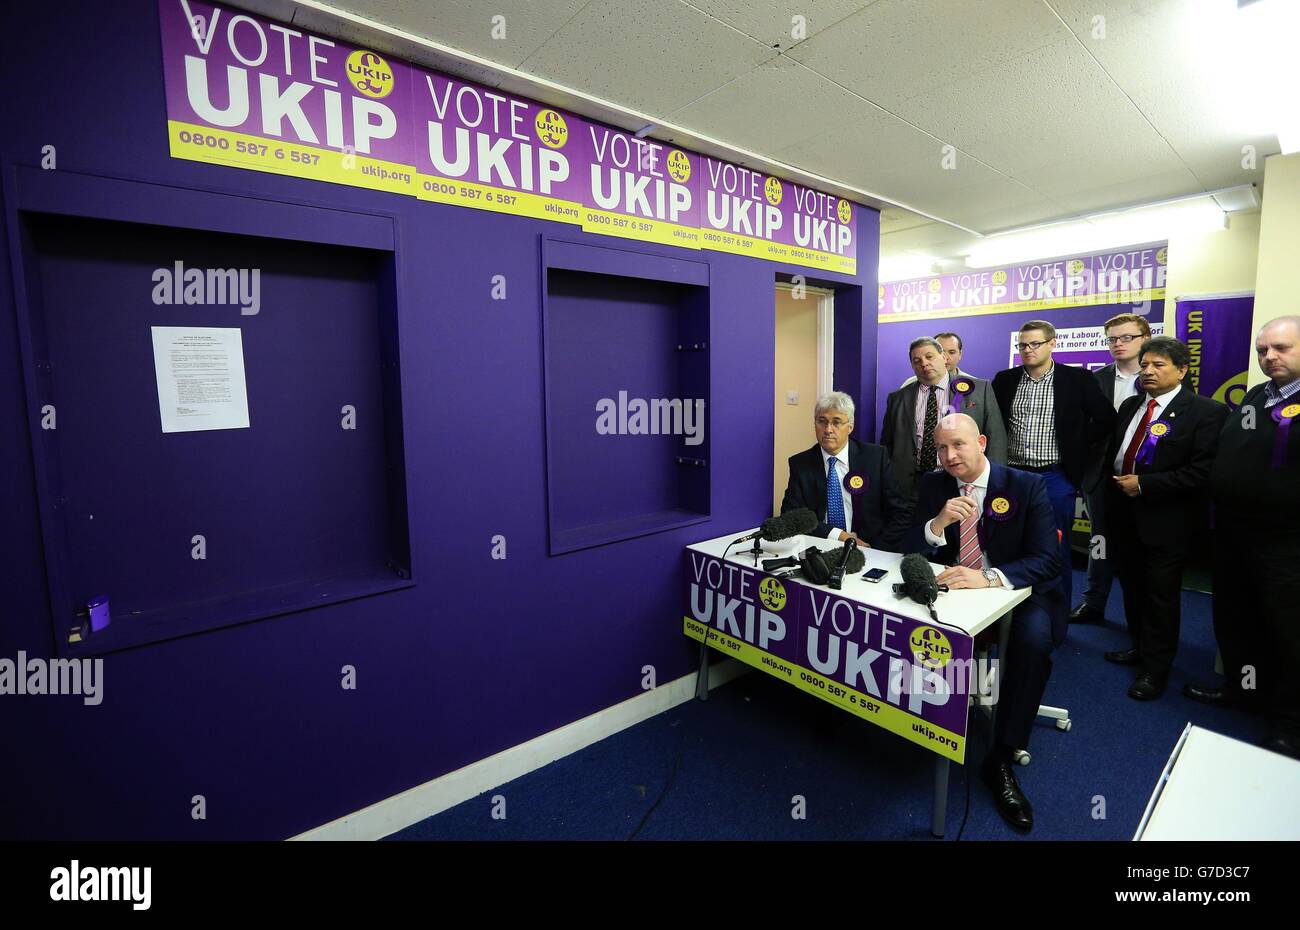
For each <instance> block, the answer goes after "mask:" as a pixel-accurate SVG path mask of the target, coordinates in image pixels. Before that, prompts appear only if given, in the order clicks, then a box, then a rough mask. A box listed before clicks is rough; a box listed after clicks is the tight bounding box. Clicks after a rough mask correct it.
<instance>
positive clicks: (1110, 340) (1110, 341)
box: [1106, 335, 1140, 346]
mask: <svg viewBox="0 0 1300 930" xmlns="http://www.w3.org/2000/svg"><path fill="white" fill-rule="evenodd" d="M1138 338H1140V336H1138V335H1131V336H1107V337H1106V345H1108V346H1113V345H1125V346H1126V345H1128V344H1129V343H1130V342H1132V341H1133V340H1134V339H1138Z"/></svg>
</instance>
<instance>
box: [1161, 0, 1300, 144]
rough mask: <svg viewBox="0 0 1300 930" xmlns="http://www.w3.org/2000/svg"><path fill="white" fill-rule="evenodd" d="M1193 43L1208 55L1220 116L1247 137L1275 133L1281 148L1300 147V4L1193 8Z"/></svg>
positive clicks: (1233, 2) (1279, 1)
mask: <svg viewBox="0 0 1300 930" xmlns="http://www.w3.org/2000/svg"><path fill="white" fill-rule="evenodd" d="M1187 15H1188V19H1187V20H1186V27H1185V33H1186V38H1187V39H1188V40H1189V42H1188V45H1189V46H1190V47H1192V48H1194V49H1196V50H1197V51H1198V52H1199V53H1201V54H1204V55H1206V56H1207V57H1206V60H1207V62H1214V63H1213V64H1210V65H1209V67H1208V68H1207V72H1208V73H1207V74H1206V75H1205V77H1206V79H1207V81H1209V82H1212V85H1213V86H1212V88H1211V87H1207V88H1204V89H1206V90H1209V91H1210V92H1211V95H1212V98H1213V99H1214V103H1215V109H1216V110H1217V111H1218V114H1219V116H1220V117H1221V118H1220V119H1216V120H1215V122H1216V124H1218V125H1219V126H1221V127H1224V128H1230V129H1231V130H1232V131H1234V132H1241V133H1242V134H1243V135H1247V136H1261V135H1275V136H1277V140H1278V144H1279V145H1280V146H1281V149H1282V153H1283V154H1284V155H1285V154H1289V153H1291V152H1295V151H1300V109H1298V108H1297V104H1296V100H1297V96H1300V79H1298V74H1300V72H1297V70H1296V67H1295V44H1296V37H1297V36H1300V3H1296V2H1295V0H1255V2H1253V3H1249V4H1245V5H1240V6H1239V5H1238V3H1237V0H1214V2H1212V3H1208V4H1205V5H1198V6H1196V7H1194V8H1190V9H1189V11H1188V14H1187Z"/></svg>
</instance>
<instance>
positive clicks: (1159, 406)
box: [1110, 384, 1183, 486]
mask: <svg viewBox="0 0 1300 930" xmlns="http://www.w3.org/2000/svg"><path fill="white" fill-rule="evenodd" d="M1182 389H1183V386H1182V385H1181V384H1180V385H1178V387H1176V388H1174V389H1173V390H1172V391H1169V392H1168V393H1165V394H1161V395H1160V396H1159V397H1157V398H1156V399H1155V401H1156V412H1155V413H1153V414H1151V423H1154V422H1155V421H1156V420H1158V419H1160V417H1161V415H1162V414H1163V413H1164V412H1165V408H1166V407H1168V406H1169V402H1170V401H1171V400H1173V399H1174V398H1175V397H1177V396H1178V392H1179V391H1181V390H1182ZM1141 397H1142V400H1141V402H1140V403H1139V404H1138V405H1137V409H1136V410H1135V411H1133V419H1131V420H1129V421H1128V429H1126V430H1124V438H1123V439H1122V440H1120V444H1119V454H1118V455H1116V456H1115V460H1114V461H1113V462H1111V463H1110V464H1111V471H1110V473H1111V474H1112V475H1118V474H1120V473H1121V472H1122V471H1123V470H1124V453H1125V452H1127V451H1128V446H1129V443H1131V442H1132V441H1133V434H1134V433H1136V432H1137V428H1138V424H1139V423H1141V422H1142V417H1144V416H1145V415H1146V410H1147V404H1148V403H1150V402H1151V395H1149V394H1147V393H1146V392H1145V391H1143V392H1142V394H1141ZM1150 425H1151V424H1150V423H1148V424H1147V426H1148V427H1149V426H1150ZM1158 441H1159V440H1157V442H1158ZM1138 448H1141V446H1139V447H1138ZM1141 483H1142V482H1141V481H1139V482H1138V484H1139V486H1140V485H1141Z"/></svg>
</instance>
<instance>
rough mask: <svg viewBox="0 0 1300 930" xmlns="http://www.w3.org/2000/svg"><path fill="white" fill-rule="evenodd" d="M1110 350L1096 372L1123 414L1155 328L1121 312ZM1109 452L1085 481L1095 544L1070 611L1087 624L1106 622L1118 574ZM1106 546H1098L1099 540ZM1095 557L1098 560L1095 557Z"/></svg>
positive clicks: (1110, 333) (1112, 327)
mask: <svg viewBox="0 0 1300 930" xmlns="http://www.w3.org/2000/svg"><path fill="white" fill-rule="evenodd" d="M1102 329H1103V330H1104V331H1105V333H1106V348H1107V349H1109V350H1110V357H1111V358H1113V359H1114V361H1113V362H1111V363H1110V364H1109V365H1107V366H1105V367H1104V368H1099V369H1097V370H1096V371H1094V372H1093V373H1092V376H1093V377H1094V378H1096V379H1097V385H1098V386H1099V387H1100V388H1101V394H1102V396H1103V397H1105V398H1106V399H1107V400H1109V401H1110V402H1111V404H1112V406H1114V408H1115V410H1116V412H1118V411H1119V407H1120V404H1122V403H1124V401H1126V400H1128V399H1129V398H1130V397H1132V396H1133V395H1134V394H1135V393H1138V392H1139V388H1138V354H1139V350H1140V349H1141V348H1142V343H1144V342H1146V341H1147V340H1148V339H1150V338H1151V326H1150V324H1148V323H1147V321H1146V319H1145V318H1143V317H1140V316H1138V315H1137V314H1136V313H1121V314H1120V315H1119V316H1113V317H1111V318H1110V319H1109V320H1107V321H1106V322H1105V324H1103V326H1102ZM1105 459H1106V450H1105V449H1101V448H1099V449H1097V450H1096V455H1095V456H1094V458H1093V460H1092V463H1091V465H1089V467H1088V472H1087V474H1086V475H1084V479H1083V493H1084V497H1085V499H1086V500H1087V502H1088V521H1089V522H1090V523H1091V524H1092V539H1093V541H1094V542H1093V544H1092V545H1090V546H1089V547H1088V586H1087V587H1086V588H1085V589H1084V591H1083V600H1082V601H1080V602H1079V605H1078V606H1077V607H1075V608H1074V610H1072V611H1070V622H1072V623H1087V622H1091V621H1100V620H1105V619H1106V601H1107V599H1108V598H1109V597H1110V589H1111V585H1112V584H1114V581H1115V572H1114V569H1113V568H1112V562H1111V559H1110V558H1109V555H1110V553H1109V552H1108V551H1107V548H1108V547H1107V546H1106V544H1105V539H1106V484H1105V481H1104V479H1105V477H1106V476H1107V475H1108V474H1109V473H1110V469H1108V468H1107V467H1106V460H1105ZM1099 537H1100V539H1101V540H1102V545H1101V546H1100V547H1098V546H1097V544H1096V541H1097V540H1098V538H1099ZM1094 555H1095V556H1096V558H1094Z"/></svg>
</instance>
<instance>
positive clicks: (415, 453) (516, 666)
mask: <svg viewBox="0 0 1300 930" xmlns="http://www.w3.org/2000/svg"><path fill="white" fill-rule="evenodd" d="M76 6H80V7H81V8H80V9H77V8H75V7H76ZM0 43H3V46H0V68H3V75H4V77H5V78H6V80H5V82H4V85H5V86H6V87H8V88H11V89H12V88H17V87H22V86H28V85H30V80H29V79H28V78H26V77H22V76H24V75H31V74H40V75H42V78H41V81H40V95H39V97H38V96H37V95H35V94H21V95H20V94H12V93H6V94H4V95H0V106H3V108H4V110H3V113H0V117H2V119H3V122H2V123H0V124H2V125H4V126H5V133H4V137H3V141H2V142H0V158H3V160H4V165H3V168H4V170H5V171H6V172H8V171H10V170H11V167H12V166H13V165H14V164H20V165H29V166H36V165H38V164H39V160H40V158H41V149H42V146H46V145H53V146H55V147H56V150H57V157H58V170H59V171H61V172H82V173H87V174H95V175H104V176H113V177H120V178H130V179H136V180H142V181H147V182H151V183H154V184H158V185H171V186H175V187H184V188H198V189H202V190H207V191H217V192H226V193H234V194H241V195H244V196H249V197H259V198H264V199H266V200H273V201H290V202H294V203H300V204H308V205H316V206H320V207H325V208H329V209H332V210H355V211H359V212H363V213H380V214H386V215H391V216H393V217H395V218H396V220H397V230H398V245H397V249H398V258H399V265H398V267H399V278H398V281H397V290H398V294H397V298H398V304H399V313H400V320H399V330H400V334H401V345H402V350H401V356H402V380H403V384H402V400H403V407H404V411H405V413H404V423H405V436H404V441H405V456H406V468H407V478H408V495H409V507H410V511H409V512H410V520H411V547H412V553H411V555H412V564H413V567H414V577H415V580H416V582H417V584H416V586H415V587H413V588H410V589H407V590H403V591H396V592H391V593H387V594H383V595H379V596H374V597H369V598H365V599H361V600H357V601H352V602H349V603H346V604H339V605H335V606H331V607H326V608H321V609H317V610H311V611H305V612H299V613H295V614H290V615H286V616H282V617H278V618H274V619H270V620H265V621H261V622H256V623H250V624H246V625H243V626H238V627H230V628H226V629H221V630H216V631H212V632H208V633H203V634H200V635H195V636H190V637H186V638H182V639H174V640H170V641H167V642H162V643H158V644H155V645H149V646H143V647H138V648H134V649H129V650H125V651H123V652H118V653H114V654H111V655H109V656H107V657H106V658H105V659H104V676H105V682H104V701H103V704H102V705H100V706H97V707H86V706H83V704H82V703H81V699H80V698H79V697H74V696H63V697H52V696H47V697H33V696H22V697H19V696H4V697H0V732H3V733H4V739H5V742H6V745H7V746H9V747H10V748H11V750H12V751H13V753H12V756H11V757H10V758H9V759H7V760H6V763H5V765H4V766H3V772H4V784H3V785H0V789H2V790H0V836H17V837H32V838H35V837H43V838H194V839H218V838H236V837H264V838H277V837H284V836H287V835H291V834H294V833H297V832H300V831H302V830H305V829H309V828H311V827H313V826H316V825H318V824H321V823H323V822H326V821H328V820H331V819H333V818H335V817H338V816H340V815H342V814H345V813H348V812H351V811H353V810H356V809H358V808H361V807H363V806H365V805H367V804H371V803H373V802H375V801H378V800H381V799H383V798H385V797H388V796H390V795H392V794H395V793H398V792H400V791H403V790H405V789H407V788H410V787H412V786H413V785H417V784H420V783H422V782H425V781H427V780H429V779H432V778H435V777H437V776H439V775H442V774H445V773H447V772H449V771H451V770H453V769H456V768H459V767H461V766H463V765H466V764H468V763H470V762H473V761H475V760H478V759H481V758H484V757H485V756H488V755H490V754H492V753H494V752H498V751H500V750H502V749H505V748H507V747H509V746H513V745H515V744H517V743H520V742H523V741H524V740H527V739H530V738H532V737H534V736H537V735H539V734H541V733H544V732H547V731H549V730H552V729H554V728H556V727H559V726H562V725H564V724H566V723H569V722H571V721H573V720H576V719H578V718H580V717H583V716H585V715H587V714H590V713H593V712H595V711H597V710H600V709H602V708H605V707H608V706H610V705H612V704H614V703H617V702H618V701H621V700H624V699H626V698H628V697H631V696H634V695H635V694H637V693H639V692H640V690H641V685H640V681H641V676H642V672H641V668H642V666H644V665H654V666H655V667H656V669H657V675H658V680H659V682H660V683H663V682H667V681H669V680H671V679H673V678H675V677H677V676H680V675H682V674H685V673H687V672H689V671H690V670H691V667H692V663H693V656H694V649H693V648H692V647H691V646H690V645H689V643H688V641H687V640H686V639H685V638H684V637H683V636H682V635H681V631H680V624H679V623H675V622H674V619H675V618H676V617H678V615H679V608H678V603H677V601H678V584H677V582H678V574H679V567H680V558H679V552H680V548H681V547H682V546H683V545H685V544H686V543H689V542H691V541H693V540H696V539H703V538H708V537H712V536H716V535H720V534H722V533H724V532H728V531H730V530H732V529H735V528H739V527H742V526H750V525H753V524H755V523H756V522H757V521H758V520H759V519H760V518H761V517H763V516H766V515H767V510H768V507H769V504H770V501H771V492H772V489H771V487H770V473H769V471H768V469H767V467H766V466H764V467H762V468H754V467H753V463H754V462H760V463H766V462H769V461H770V460H771V456H772V442H773V427H772V422H773V420H772V409H771V406H770V398H771V397H772V395H773V390H774V384H773V335H772V334H773V330H774V320H775V310H774V297H773V283H774V278H775V275H776V274H777V273H780V272H785V273H796V272H800V271H801V269H799V268H796V267H793V266H783V265H778V264H775V263H770V262H762V261H758V260H755V259H747V258H741V257H737V256H730V255H724V254H719V253H713V252H699V253H689V257H690V258H692V259H694V260H698V261H702V262H707V263H708V264H709V265H710V276H709V280H710V285H711V292H712V293H711V320H710V342H711V350H710V351H711V360H710V361H711V364H710V371H711V387H710V394H711V398H712V403H711V408H710V410H709V417H708V420H707V423H708V426H709V428H710V429H711V430H716V432H712V433H711V435H710V442H709V448H710V449H711V472H712V474H713V476H714V481H713V484H712V495H711V509H712V520H711V521H710V522H708V523H704V524H700V525H696V526H691V527H688V528H685V529H681V530H672V531H667V532H662V533H658V534H653V535H649V536H644V537H640V538H636V539H631V540H628V541H625V542H620V543H615V544H610V545H605V546H599V547H596V548H592V549H586V550H583V551H579V552H573V553H569V554H567V555H563V556H558V557H548V555H547V554H546V553H547V524H546V487H545V468H544V462H545V446H544V442H545V439H544V428H543V396H542V339H541V312H540V307H541V292H540V287H541V275H540V269H539V237H540V236H541V235H543V234H550V235H556V234H562V235H564V236H565V237H566V238H573V239H578V240H587V241H591V242H594V243H599V244H609V243H610V242H611V240H608V239H604V238H603V237H596V236H585V235H584V234H582V233H581V232H579V231H577V229H576V227H559V226H557V225H555V224H549V223H545V222H541V221H535V220H529V219H525V218H517V217H507V216H501V215H496V214H492V213H487V212H477V211H471V210H465V209H459V208H455V207H444V206H436V205H432V204H428V203H419V202H417V201H415V200H414V199H411V198H405V197H400V196H396V195H389V194H380V193H374V192H369V191H364V190H357V189H350V188H346V187H340V186H330V185H326V184H321V183H316V182H311V181H305V180H299V179H294V178H283V177H277V176H272V175H266V174H258V173H255V172H249V171H240V170H236V169H227V168H221V167H218V166H213V165H204V164H197V163H193V162H185V161H173V160H172V159H170V158H169V157H168V155H167V141H166V123H165V107H164V100H163V90H162V87H161V75H162V65H161V60H160V43H159V36H158V23H157V8H156V5H155V4H154V3H153V2H152V0H130V2H122V3H117V4H114V5H113V9H112V15H106V14H105V11H104V7H103V6H102V5H99V4H90V3H86V4H81V5H74V8H73V9H67V8H64V7H60V8H59V9H58V10H57V11H52V10H51V8H50V7H48V6H39V5H33V4H24V5H21V6H19V5H16V4H10V5H7V6H6V7H5V8H4V12H3V14H0ZM110 78H113V79H110ZM165 190H166V188H161V187H160V188H159V189H158V191H159V193H158V197H160V198H161V197H163V196H164V191H165ZM5 209H6V211H8V210H9V209H11V205H6V206H5ZM859 230H860V240H859V241H860V245H859V252H858V261H859V267H860V268H862V269H863V272H862V274H860V275H858V276H857V277H856V278H849V277H847V276H831V275H822V276H821V277H822V279H823V280H829V281H834V282H838V283H839V284H841V285H844V284H852V285H856V286H858V287H860V288H862V291H861V292H860V293H865V294H868V295H870V294H874V293H875V291H876V282H875V267H876V246H877V235H878V216H877V214H876V213H874V212H873V211H870V210H863V212H862V214H861V219H860V225H859ZM619 245H620V246H621V247H623V248H628V249H634V250H639V251H642V252H645V253H654V254H661V255H667V256H674V255H681V254H683V252H682V251H681V250H676V249H672V248H670V247H657V246H649V245H646V246H639V245H632V244H628V243H626V242H623V243H619ZM11 246H12V244H11V243H10V242H9V241H8V239H7V238H0V250H3V252H2V254H0V302H2V303H3V306H2V307H0V449H3V453H0V514H3V515H4V521H3V534H2V535H0V565H3V566H4V568H3V571H2V572H0V604H3V613H2V614H0V658H11V659H12V658H15V657H16V654H17V652H18V651H19V650H25V651H26V652H27V653H28V654H30V655H37V656H46V657H48V656H51V655H53V651H54V647H53V634H52V626H51V618H50V615H49V614H50V608H49V604H48V598H47V595H46V592H45V589H44V578H45V565H44V562H43V554H42V544H41V532H40V526H39V522H38V516H37V508H36V503H35V478H34V465H33V459H32V454H31V443H30V437H29V433H28V429H29V424H28V420H29V418H30V417H33V416H36V415H37V413H36V411H33V410H30V409H28V405H27V402H26V399H25V393H24V390H25V389H24V382H23V372H22V367H21V355H20V352H19V348H18V330H17V325H16V322H15V320H16V315H15V306H14V299H13V282H12V280H11V278H12V276H11V269H10V249H11ZM497 274H503V275H505V276H506V277H507V280H508V284H509V300H507V301H504V302H502V301H492V300H491V299H490V288H491V281H492V277H493V275H497ZM860 293H859V298H858V299H860ZM267 312H270V311H269V310H267V309H264V310H263V313H267ZM869 312H871V311H869ZM842 313H847V310H846V308H845V307H841V308H839V310H838V311H837V326H839V328H840V335H841V336H842V337H843V339H842V340H841V341H840V345H838V346H837V351H836V360H837V365H842V366H844V373H843V377H848V378H850V379H851V381H852V384H853V385H857V386H858V390H859V391H860V394H861V396H858V397H857V398H856V399H857V400H858V401H859V403H860V404H861V406H862V407H863V409H864V410H870V409H874V408H875V406H876V402H875V400H876V399H875V398H874V397H872V396H869V385H870V384H873V383H874V371H873V369H874V365H875V347H874V338H875V336H874V330H873V327H871V326H869V325H864V324H862V323H861V321H858V329H857V331H856V332H854V331H853V326H852V325H851V324H852V322H853V321H851V320H841V314H842ZM845 340H847V341H845ZM837 383H840V384H842V385H843V386H846V387H849V389H851V390H852V389H853V386H852V385H848V384H844V383H843V382H842V380H841V373H837ZM152 414H153V415H155V416H156V414H157V411H156V409H154V410H153V411H152ZM485 429H486V432H485ZM809 441H810V443H811V437H810V440H809ZM488 444H490V445H491V446H492V448H493V449H494V450H495V451H497V452H499V453H501V454H503V455H504V456H507V457H508V458H509V460H510V461H511V462H512V463H513V466H514V467H513V469H512V471H511V473H510V475H509V480H500V477H499V476H493V475H492V474H490V473H486V472H484V471H483V470H481V469H479V468H476V467H474V466H473V464H472V463H474V462H475V461H476V458H475V457H476V456H478V455H479V454H480V453H481V450H482V448H483V447H484V445H488ZM231 480H243V481H250V480H256V478H255V477H250V476H232V478H231ZM157 492H158V493H159V494H174V495H176V496H177V497H178V498H182V499H183V496H184V481H183V478H181V477H178V476H174V475H160V476H159V478H158V485H157ZM494 534H502V535H504V536H505V537H506V539H507V545H508V555H509V557H508V558H507V559H505V560H504V561H500V560H493V559H491V558H490V552H491V545H492V544H491V537H492V536H493V535H494ZM343 665H352V666H355V668H356V670H357V683H358V686H357V690H355V691H345V690H343V689H342V688H341V687H340V677H341V676H340V668H341V667H342V666H343ZM196 794H202V795H204V796H205V797H206V799H207V819H206V820H205V821H194V820H192V819H191V817H190V799H191V797H192V796H193V795H196Z"/></svg>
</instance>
